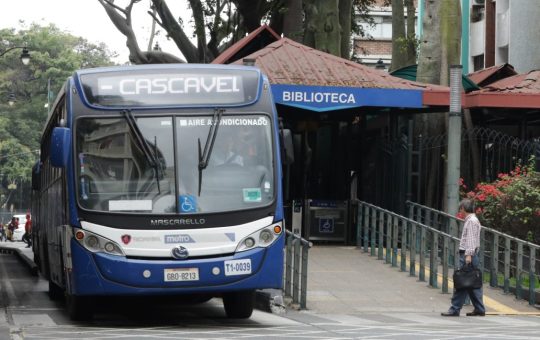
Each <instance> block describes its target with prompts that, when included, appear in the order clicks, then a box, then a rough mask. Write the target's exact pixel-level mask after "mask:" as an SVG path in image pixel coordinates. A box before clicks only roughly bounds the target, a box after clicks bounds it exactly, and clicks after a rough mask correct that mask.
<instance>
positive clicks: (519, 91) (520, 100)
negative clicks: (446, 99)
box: [467, 70, 540, 108]
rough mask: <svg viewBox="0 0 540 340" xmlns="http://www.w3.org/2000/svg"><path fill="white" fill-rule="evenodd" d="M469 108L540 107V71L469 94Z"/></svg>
mask: <svg viewBox="0 0 540 340" xmlns="http://www.w3.org/2000/svg"><path fill="white" fill-rule="evenodd" d="M467 106H468V107H512V108H539V107H540V70H535V71H531V72H529V73H526V74H518V75H515V76H512V77H508V78H504V79H501V80H499V81H497V82H494V83H492V84H491V85H489V86H486V87H484V88H483V89H482V90H480V91H475V92H472V93H470V94H469V98H467Z"/></svg>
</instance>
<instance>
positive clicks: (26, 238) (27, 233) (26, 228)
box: [22, 214, 32, 248]
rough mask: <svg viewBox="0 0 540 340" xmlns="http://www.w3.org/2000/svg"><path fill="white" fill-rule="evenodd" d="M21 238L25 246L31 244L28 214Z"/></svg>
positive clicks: (30, 227)
mask: <svg viewBox="0 0 540 340" xmlns="http://www.w3.org/2000/svg"><path fill="white" fill-rule="evenodd" d="M22 240H23V241H24V242H26V243H27V244H28V245H27V246H26V248H30V247H31V246H32V219H31V218H30V214H26V223H25V224H24V235H23V237H22Z"/></svg>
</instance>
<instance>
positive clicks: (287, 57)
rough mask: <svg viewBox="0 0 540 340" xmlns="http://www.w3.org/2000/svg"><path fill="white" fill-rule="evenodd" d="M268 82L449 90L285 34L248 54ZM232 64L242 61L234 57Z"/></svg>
mask: <svg viewBox="0 0 540 340" xmlns="http://www.w3.org/2000/svg"><path fill="white" fill-rule="evenodd" d="M248 57H249V58H251V59H255V64H256V65H257V66H258V67H259V68H260V69H261V70H262V71H263V72H264V73H265V74H266V75H267V76H268V79H269V80H270V83H271V84H291V85H295V84H301V85H313V86H347V87H362V88H382V89H416V90H433V91H440V92H448V91H449V90H448V87H445V86H437V85H431V84H422V83H418V82H413V81H408V80H404V79H401V78H397V77H393V76H391V75H389V74H388V73H386V72H383V71H379V70H376V69H374V68H370V67H367V66H364V65H360V64H357V63H355V62H352V61H350V60H347V59H343V58H339V57H336V56H334V55H331V54H328V53H325V52H322V51H319V50H316V49H314V48H311V47H308V46H305V45H302V44H300V43H297V42H295V41H293V40H291V39H288V38H281V39H280V40H278V41H276V42H274V43H272V44H270V45H268V46H266V47H265V48H263V49H261V50H259V51H257V52H255V53H252V54H250V55H249V56H248ZM234 63H235V64H241V63H242V61H240V60H237V61H235V62H234Z"/></svg>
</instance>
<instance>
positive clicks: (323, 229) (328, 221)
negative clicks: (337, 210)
mask: <svg viewBox="0 0 540 340" xmlns="http://www.w3.org/2000/svg"><path fill="white" fill-rule="evenodd" d="M333 232H334V219H333V218H319V233H326V234H331V233H333Z"/></svg>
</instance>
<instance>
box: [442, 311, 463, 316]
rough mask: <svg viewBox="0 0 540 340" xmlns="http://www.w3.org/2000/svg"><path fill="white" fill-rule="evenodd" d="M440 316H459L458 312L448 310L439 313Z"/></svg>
mask: <svg viewBox="0 0 540 340" xmlns="http://www.w3.org/2000/svg"><path fill="white" fill-rule="evenodd" d="M441 316H459V313H456V312H451V311H448V312H444V313H441Z"/></svg>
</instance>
